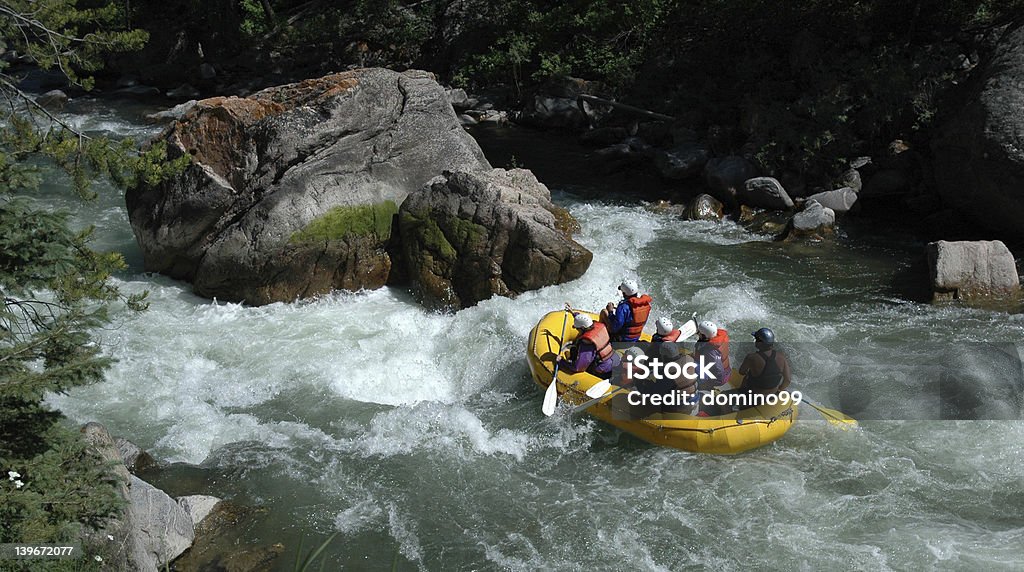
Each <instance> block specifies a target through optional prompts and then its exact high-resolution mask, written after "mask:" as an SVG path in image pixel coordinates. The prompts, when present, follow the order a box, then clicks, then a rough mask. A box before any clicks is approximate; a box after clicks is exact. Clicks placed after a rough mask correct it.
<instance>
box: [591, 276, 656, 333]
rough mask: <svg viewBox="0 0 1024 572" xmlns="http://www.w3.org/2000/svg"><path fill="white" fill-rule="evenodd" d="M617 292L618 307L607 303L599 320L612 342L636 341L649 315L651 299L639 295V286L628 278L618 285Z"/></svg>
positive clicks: (644, 295)
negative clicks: (618, 297)
mask: <svg viewBox="0 0 1024 572" xmlns="http://www.w3.org/2000/svg"><path fill="white" fill-rule="evenodd" d="M619 292H622V301H620V302H619V303H618V305H616V304H615V303H614V302H608V305H607V306H605V309H604V311H603V312H601V318H602V320H603V321H604V322H605V323H606V324H607V326H608V332H609V333H610V334H611V336H612V340H613V341H616V342H635V341H638V340H639V339H640V334H642V333H643V331H644V325H645V324H647V317H648V316H650V315H651V301H652V299H651V297H650V296H649V295H648V294H640V285H639V284H637V282H636V280H633V279H630V278H627V279H625V280H623V281H622V284H619Z"/></svg>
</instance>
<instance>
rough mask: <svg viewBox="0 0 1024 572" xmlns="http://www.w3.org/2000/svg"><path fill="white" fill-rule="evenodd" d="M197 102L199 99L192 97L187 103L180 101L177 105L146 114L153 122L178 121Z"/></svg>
mask: <svg viewBox="0 0 1024 572" xmlns="http://www.w3.org/2000/svg"><path fill="white" fill-rule="evenodd" d="M197 103H199V102H198V101H197V100H195V99H190V100H188V101H186V102H185V103H179V104H178V105H175V106H174V107H172V108H170V109H165V110H163V111H157V112H156V113H150V114H149V115H147V116H146V119H148V120H150V121H152V122H153V123H170V122H172V121H178V120H180V119H181V118H182V117H185V114H186V113H188V112H189V111H191V110H192V108H193V107H195V106H196V104H197Z"/></svg>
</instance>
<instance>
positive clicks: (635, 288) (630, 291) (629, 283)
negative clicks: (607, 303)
mask: <svg viewBox="0 0 1024 572" xmlns="http://www.w3.org/2000/svg"><path fill="white" fill-rule="evenodd" d="M619 290H621V291H622V293H623V294H625V295H626V296H636V294H637V292H639V291H640V285H639V284H637V283H636V280H633V279H631V278H627V279H625V280H623V281H622V284H619Z"/></svg>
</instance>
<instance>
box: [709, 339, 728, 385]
mask: <svg viewBox="0 0 1024 572" xmlns="http://www.w3.org/2000/svg"><path fill="white" fill-rule="evenodd" d="M708 343H709V344H711V345H713V346H715V347H716V348H717V349H718V353H720V354H722V367H723V368H724V369H725V370H726V371H732V366H731V365H729V332H727V331H725V329H724V328H718V333H717V334H715V337H713V338H711V339H710V340H708ZM726 381H728V380H726Z"/></svg>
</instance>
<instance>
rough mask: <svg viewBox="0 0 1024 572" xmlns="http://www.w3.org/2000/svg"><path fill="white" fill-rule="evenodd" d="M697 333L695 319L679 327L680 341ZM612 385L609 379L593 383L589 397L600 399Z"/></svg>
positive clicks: (588, 391)
mask: <svg viewBox="0 0 1024 572" xmlns="http://www.w3.org/2000/svg"><path fill="white" fill-rule="evenodd" d="M696 333H697V323H696V322H694V321H693V320H690V321H689V322H686V323H685V324H683V327H681V328H679V338H678V339H679V341H682V340H685V339H686V338H689V337H691V336H693V334H696ZM611 385H612V382H611V381H608V380H607V379H602V380H601V381H599V382H597V383H595V384H594V385H591V386H590V388H589V389H587V397H590V398H596V399H600V398H601V397H604V394H605V393H606V392H607V391H608V388H609V387H611Z"/></svg>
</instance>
